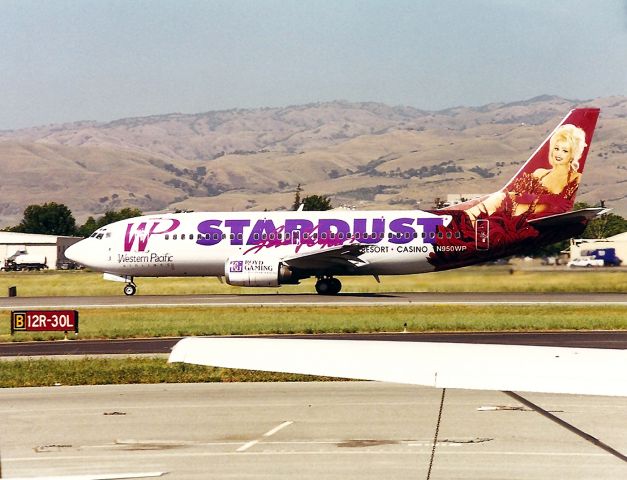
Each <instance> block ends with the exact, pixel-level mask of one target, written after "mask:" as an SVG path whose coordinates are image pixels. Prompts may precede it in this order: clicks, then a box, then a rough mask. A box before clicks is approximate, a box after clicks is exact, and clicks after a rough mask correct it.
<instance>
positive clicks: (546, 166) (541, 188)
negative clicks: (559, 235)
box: [466, 108, 599, 220]
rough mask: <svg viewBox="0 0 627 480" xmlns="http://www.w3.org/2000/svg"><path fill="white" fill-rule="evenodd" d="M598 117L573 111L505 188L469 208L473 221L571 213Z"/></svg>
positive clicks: (590, 112) (595, 112) (594, 110)
mask: <svg viewBox="0 0 627 480" xmlns="http://www.w3.org/2000/svg"><path fill="white" fill-rule="evenodd" d="M598 117H599V109H598V108H576V109H574V110H571V111H570V112H569V113H568V115H566V117H565V118H564V120H562V121H561V122H560V124H559V125H558V126H557V127H556V128H555V130H553V132H551V134H550V135H549V136H548V137H547V138H546V140H544V142H543V143H542V144H541V145H540V146H539V147H538V148H537V149H536V151H535V152H534V153H533V154H532V155H531V157H529V160H527V162H525V164H524V165H523V166H522V168H521V169H520V170H519V171H518V172H517V173H516V175H514V177H513V178H512V179H511V180H510V181H509V182H508V183H507V184H506V186H505V187H503V188H502V189H501V190H499V191H498V192H496V193H494V194H492V195H490V196H489V197H487V198H485V199H484V200H482V201H481V202H479V203H478V204H476V205H472V206H470V208H468V209H466V212H467V213H468V215H469V216H470V217H471V219H473V220H474V219H476V218H478V217H485V216H488V217H489V216H492V215H493V214H505V215H508V216H510V217H520V216H524V217H525V218H540V217H544V216H547V215H555V214H558V213H564V212H568V211H570V210H571V209H572V208H573V205H574V203H575V196H576V194H577V190H578V188H579V182H580V180H581V175H582V172H583V169H584V166H585V164H586V158H587V156H588V151H589V149H590V144H591V143H592V135H593V134H594V128H595V126H596V123H597V119H598Z"/></svg>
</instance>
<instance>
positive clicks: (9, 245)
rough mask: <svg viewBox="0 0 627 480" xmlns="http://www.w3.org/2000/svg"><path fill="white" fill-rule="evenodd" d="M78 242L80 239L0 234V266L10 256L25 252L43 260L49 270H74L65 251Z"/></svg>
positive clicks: (13, 233)
mask: <svg viewBox="0 0 627 480" xmlns="http://www.w3.org/2000/svg"><path fill="white" fill-rule="evenodd" d="M79 240H82V237H64V236H57V235H39V234H34V233H16V232H0V265H4V264H5V260H6V259H7V258H8V257H10V256H11V255H13V254H15V253H17V252H25V253H26V254H28V255H36V256H39V257H43V258H45V259H46V265H47V266H48V268H50V269H57V268H60V269H67V268H74V263H73V262H72V261H71V260H68V259H67V258H66V257H65V251H66V250H67V248H68V247H69V246H70V245H72V244H74V243H76V242H78V241H79Z"/></svg>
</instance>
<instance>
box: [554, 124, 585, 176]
mask: <svg viewBox="0 0 627 480" xmlns="http://www.w3.org/2000/svg"><path fill="white" fill-rule="evenodd" d="M558 141H561V142H567V143H568V144H569V145H570V152H571V155H572V158H571V160H570V167H571V168H572V169H573V170H574V171H575V172H577V171H579V159H580V158H581V155H582V154H583V151H584V149H585V148H586V147H587V144H586V132H584V131H583V130H582V129H581V128H579V127H576V126H574V125H571V124H568V123H567V124H565V125H562V126H561V127H559V128H558V129H557V130H555V133H554V134H553V135H551V140H550V149H549V152H550V153H549V163H550V164H551V166H553V167H554V166H555V160H554V159H553V151H554V147H555V144H556V143H557V142H558Z"/></svg>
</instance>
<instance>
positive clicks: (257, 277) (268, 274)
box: [224, 256, 298, 287]
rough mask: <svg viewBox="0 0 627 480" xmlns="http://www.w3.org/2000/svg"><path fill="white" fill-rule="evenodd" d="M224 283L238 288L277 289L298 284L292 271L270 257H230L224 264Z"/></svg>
mask: <svg viewBox="0 0 627 480" xmlns="http://www.w3.org/2000/svg"><path fill="white" fill-rule="evenodd" d="M224 276H225V278H226V283H228V284H229V285H236V286H239V287H278V286H279V285H284V284H298V278H296V277H295V275H293V272H292V270H291V269H290V267H288V266H287V265H284V264H283V263H281V262H280V261H278V260H277V259H276V258H272V257H260V256H249V257H231V258H229V259H228V260H227V261H226V263H225V264H224Z"/></svg>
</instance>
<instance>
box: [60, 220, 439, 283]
mask: <svg viewBox="0 0 627 480" xmlns="http://www.w3.org/2000/svg"><path fill="white" fill-rule="evenodd" d="M449 222H450V217H449V216H448V215H443V216H439V215H434V214H431V213H428V212H423V211H419V210H414V211H370V212H364V211H352V210H330V211H326V212H305V211H285V212H233V213H224V212H220V213H217V212H191V213H178V214H164V215H147V216H143V217H137V218H133V219H129V220H123V221H119V222H116V223H113V224H110V225H107V226H106V227H103V228H101V229H99V230H98V231H96V232H95V233H94V234H93V235H92V236H91V237H90V238H88V239H85V240H83V241H81V242H79V243H78V244H76V245H75V246H73V247H71V250H68V252H67V255H68V257H71V258H73V259H75V260H76V261H78V262H80V263H82V264H84V265H86V266H88V267H90V268H93V269H95V270H99V271H103V272H107V273H112V274H115V275H120V276H150V277H153V276H154V277H163V276H223V275H224V272H225V263H226V262H227V260H228V259H229V258H233V257H243V258H251V259H258V258H265V259H272V260H276V261H277V262H279V261H283V260H284V259H289V258H294V257H306V256H313V255H315V254H316V253H319V252H322V251H324V250H325V249H330V248H334V247H338V246H342V245H348V244H360V245H363V246H364V247H363V250H362V252H363V253H361V254H360V255H359V262H355V268H354V270H353V271H352V272H344V273H343V274H348V275H378V274H386V275H398V274H409V273H420V272H426V271H432V270H433V269H434V268H433V266H432V265H430V264H429V263H428V262H427V261H426V259H427V257H428V256H429V254H430V253H432V252H433V251H434V243H435V238H436V235H437V233H436V227H437V226H438V225H442V226H446V225H448V223H449Z"/></svg>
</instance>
